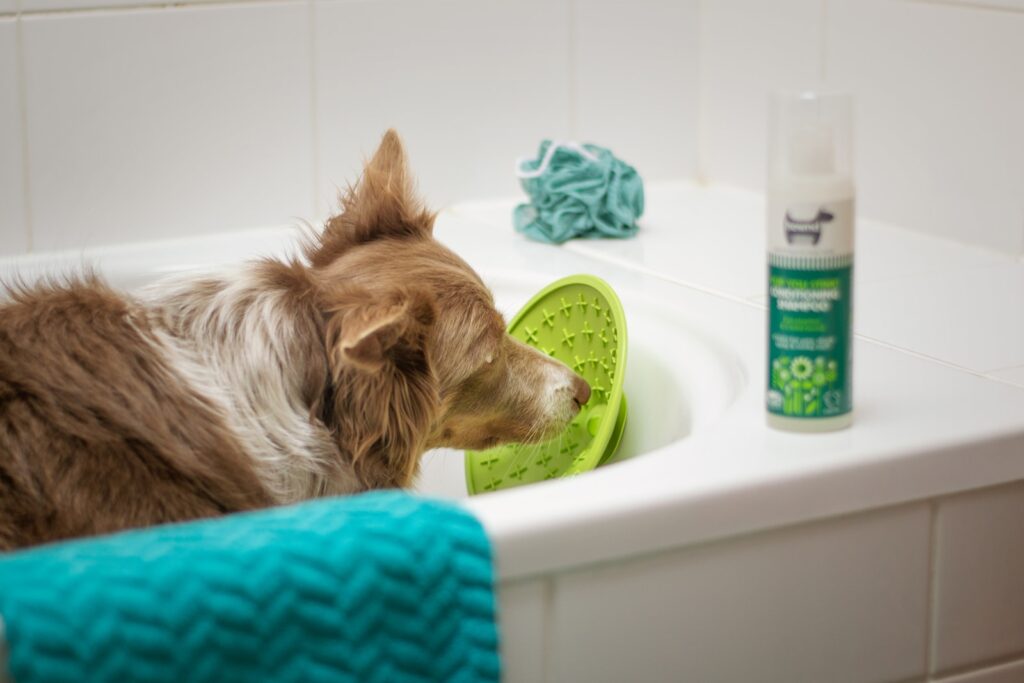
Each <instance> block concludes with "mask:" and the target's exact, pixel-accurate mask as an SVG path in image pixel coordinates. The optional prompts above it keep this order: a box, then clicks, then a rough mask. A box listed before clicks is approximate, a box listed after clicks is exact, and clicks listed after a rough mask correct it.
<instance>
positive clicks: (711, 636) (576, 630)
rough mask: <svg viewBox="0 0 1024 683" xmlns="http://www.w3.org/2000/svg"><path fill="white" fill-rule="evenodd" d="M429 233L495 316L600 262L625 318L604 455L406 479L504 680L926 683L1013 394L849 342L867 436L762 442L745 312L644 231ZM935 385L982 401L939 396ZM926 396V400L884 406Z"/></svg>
mask: <svg viewBox="0 0 1024 683" xmlns="http://www.w3.org/2000/svg"><path fill="white" fill-rule="evenodd" d="M436 234H437V236H438V238H439V239H441V240H442V241H444V242H446V243H447V244H448V245H449V246H451V247H452V248H453V249H455V250H456V251H457V252H459V253H460V254H461V255H462V256H463V257H464V258H466V260H467V261H468V262H469V263H470V264H471V265H473V266H474V267H475V268H476V269H477V270H478V271H479V272H480V274H481V275H482V277H483V278H484V280H485V281H486V282H487V284H488V285H489V286H490V287H491V288H492V290H493V291H494V293H495V298H496V302H497V305H498V307H499V308H500V309H502V310H503V312H505V313H506V314H508V315H511V314H512V313H513V312H515V310H517V309H518V308H519V306H521V305H522V304H523V303H525V302H526V300H528V299H529V298H530V296H531V295H532V294H533V293H535V292H536V291H537V290H539V289H540V288H541V287H543V286H544V285H545V284H547V283H548V282H550V281H552V280H554V279H557V278H559V277H562V276H565V275H569V274H573V273H581V272H583V273H592V274H595V275H598V276H599V277H602V278H604V279H605V280H607V281H608V282H609V283H610V284H611V285H612V286H613V287H614V288H615V289H616V290H617V292H618V293H619V295H620V297H621V299H622V302H623V306H624V309H625V311H626V317H627V326H628V329H629V339H630V346H629V350H628V361H627V367H626V377H625V392H626V395H627V396H628V398H629V407H630V414H629V423H628V427H627V430H626V433H625V436H624V439H623V442H622V446H621V448H620V451H619V453H618V454H617V455H616V457H615V458H614V460H613V461H612V462H611V463H609V464H607V465H606V466H603V467H601V468H600V469H598V470H596V471H594V472H591V473H587V474H584V475H580V476H577V477H573V478H570V479H561V480H554V481H549V482H544V483H541V484H535V485H532V486H527V487H522V488H518V489H511V490H506V491H500V492H496V493H491V494H486V495H481V496H474V497H467V495H466V488H465V475H464V469H463V466H464V465H463V458H462V454H461V453H459V452H457V451H452V450H447V449H440V450H437V451H432V452H430V453H428V454H426V456H425V458H424V462H423V469H422V476H421V479H420V481H419V484H418V490H419V491H420V492H422V493H423V494H425V495H432V496H439V497H445V498H451V499H455V500H458V501H460V504H462V505H465V506H466V507H467V509H469V510H470V511H471V512H472V513H473V514H475V515H476V516H477V517H478V518H479V519H480V521H481V522H482V524H483V525H484V527H485V528H486V530H487V532H488V534H489V536H490V538H491V539H492V542H493V544H494V549H495V557H496V569H497V575H498V581H499V591H498V595H499V601H500V605H499V606H500V621H501V624H500V625H501V631H502V650H503V655H504V661H505V678H506V679H507V680H510V681H530V682H534V681H544V680H547V681H576V680H587V681H598V680H606V681H626V680H682V679H685V680H822V681H823V680H829V681H832V680H866V679H868V678H870V679H872V680H894V681H896V680H917V678H916V677H918V676H919V675H920V676H923V675H924V672H923V671H922V666H923V664H922V662H924V661H925V660H926V659H927V656H926V651H927V650H928V648H930V647H931V645H929V639H930V637H931V635H930V634H931V632H932V631H931V629H933V628H934V623H933V622H934V619H935V609H934V606H933V605H932V594H931V592H930V591H931V590H932V586H933V582H932V578H931V577H932V563H933V560H934V557H933V555H934V553H935V547H934V543H933V541H934V529H935V516H936V510H937V509H938V507H937V506H939V505H940V504H941V502H942V501H945V500H947V499H950V498H951V497H955V496H956V495H958V494H960V493H961V492H963V491H967V490H972V489H981V488H984V487H988V486H993V485H998V484H1002V483H1004V482H1010V481H1014V480H1017V479H1021V478H1024V457H1021V454H1022V453H1024V392H1021V391H1019V390H1015V389H1013V388H1011V387H1007V386H1005V385H998V384H997V383H992V382H983V381H982V379H981V378H978V377H972V376H971V375H969V374H965V373H959V372H955V371H953V370H951V369H950V368H947V367H943V366H942V365H941V364H937V363H932V362H929V361H928V360H927V359H921V358H916V357H914V356H913V355H909V354H904V353H901V352H899V351H898V350H893V349H891V348H887V347H886V346H885V345H882V344H877V343H873V342H871V341H869V340H865V339H858V340H857V342H856V345H855V358H856V359H857V374H856V386H857V392H858V394H857V395H858V401H859V405H860V406H863V408H862V412H861V414H859V415H858V423H857V426H855V427H854V428H853V429H850V430H847V431H844V432H837V433H834V434H825V435H816V436H794V435H789V434H784V433H780V432H772V431H770V430H768V429H767V428H766V427H765V426H764V422H763V415H762V400H761V390H760V387H761V381H760V378H761V377H762V376H763V373H764V365H763V363H764V361H763V348H762V347H763V340H764V316H765V312H764V309H763V306H761V305H760V304H759V303H758V302H756V301H749V300H744V299H741V298H738V297H735V296H731V295H728V294H723V293H722V292H716V291H714V290H713V288H709V287H706V286H702V285H700V284H699V283H686V282H685V281H681V278H680V277H679V275H678V274H676V273H670V272H657V271H656V270H652V269H651V268H650V267H649V266H646V265H644V264H643V262H642V260H641V261H637V260H636V259H632V260H631V254H632V255H635V253H637V250H640V251H641V252H642V250H643V249H644V248H652V247H651V246H650V245H651V244H656V243H645V242H643V241H642V239H641V240H639V241H637V242H636V243H635V244H626V245H624V246H623V249H622V251H621V252H610V253H605V252H601V251H600V250H595V249H594V248H593V246H592V245H588V244H585V243H581V244H573V245H569V246H567V247H562V248H555V247H549V246H546V245H539V244H533V243H530V242H527V241H525V240H523V239H521V238H519V237H518V236H516V235H514V234H513V233H512V232H511V231H510V230H505V229H498V228H497V227H495V225H494V224H493V223H490V222H489V221H488V220H487V211H486V210H484V211H481V210H480V209H479V207H477V209H476V210H465V211H460V210H458V209H456V210H452V211H448V212H445V213H443V214H442V215H441V217H440V219H439V221H438V225H437V228H436ZM294 243H295V232H294V231H293V230H292V229H288V228H266V229H255V230H249V231H244V232H236V233H224V234H219V235H211V236H201V237H192V238H182V239H175V240H167V241H162V242H152V243H146V244H138V245H128V246H118V247H110V248H96V249H85V250H80V251H77V252H73V253H72V252H62V253H53V254H38V255H30V256H25V257H20V258H9V259H5V260H2V261H0V277H3V278H9V277H12V276H14V275H16V276H17V277H18V278H20V279H21V280H22V281H26V282H31V281H32V280H33V279H35V278H38V277H40V276H43V275H47V274H54V273H57V274H59V273H63V272H69V271H74V270H75V269H78V268H80V267H81V266H82V265H83V264H88V265H90V266H92V267H94V268H96V269H97V270H98V271H99V272H101V273H102V274H103V275H104V276H105V277H106V278H107V279H108V280H109V281H110V282H112V283H113V284H115V285H116V286H119V287H123V288H125V289H128V290H131V289H134V288H136V287H139V286H141V285H143V284H145V283H147V282H150V281H152V280H154V279H156V278H159V277H161V276H164V275H170V274H175V273H180V272H185V271H199V270H202V269H205V268H209V267H213V266H217V265H223V264H227V263H233V262H238V261H241V260H245V259H247V258H251V257H255V256H267V255H285V254H289V253H292V252H293V251H294V248H295V247H294ZM654 248H657V247H654ZM948 392H962V393H967V394H970V395H971V396H972V397H973V401H972V403H971V405H969V406H959V407H958V410H957V411H952V410H946V409H945V407H944V406H945V404H943V403H942V401H941V400H940V399H939V398H938V397H939V396H940V395H944V394H945V393H948ZM922 402H926V403H929V405H931V406H932V408H933V410H931V411H903V412H902V413H900V414H899V415H898V419H897V418H896V417H895V415H896V413H897V411H899V407H900V406H902V405H911V404H919V403H922ZM937 404H938V405H939V407H938V408H935V406H936V405H937ZM936 410H937V411H938V412H936ZM943 411H945V412H943ZM936 415H942V416H943V419H942V420H939V421H938V422H937V421H936V419H935V418H936ZM965 454H970V455H971V457H972V458H975V459H976V461H977V459H978V458H981V459H982V461H983V462H984V463H985V467H981V468H979V467H967V466H965V461H964V458H965ZM865 653H873V654H872V657H873V660H872V661H871V662H870V663H865V660H864V658H865ZM862 674H863V675H862Z"/></svg>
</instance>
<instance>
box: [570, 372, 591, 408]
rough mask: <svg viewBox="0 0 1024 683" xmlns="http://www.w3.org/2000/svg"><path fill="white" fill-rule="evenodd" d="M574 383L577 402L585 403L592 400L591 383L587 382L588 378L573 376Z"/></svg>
mask: <svg viewBox="0 0 1024 683" xmlns="http://www.w3.org/2000/svg"><path fill="white" fill-rule="evenodd" d="M572 385H573V386H572V388H573V392H574V393H575V396H573V398H575V399H576V402H577V403H579V404H580V405H583V404H585V403H586V402H587V401H589V400H590V385H589V384H587V380H585V379H583V378H582V377H580V376H579V375H576V376H574V377H573V378H572Z"/></svg>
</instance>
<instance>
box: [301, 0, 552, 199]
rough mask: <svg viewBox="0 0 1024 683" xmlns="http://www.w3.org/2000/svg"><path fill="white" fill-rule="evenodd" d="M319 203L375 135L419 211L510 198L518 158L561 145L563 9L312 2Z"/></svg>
mask: <svg viewBox="0 0 1024 683" xmlns="http://www.w3.org/2000/svg"><path fill="white" fill-rule="evenodd" d="M315 13H316V18H315V22H316V32H315V43H316V78H317V82H316V88H317V102H318V106H317V121H318V126H319V131H320V144H319V147H318V155H319V158H320V185H321V191H320V194H321V196H323V197H325V198H332V197H333V194H334V192H335V188H337V187H344V185H345V183H346V182H348V181H351V180H354V179H355V177H356V175H357V174H358V172H359V169H360V166H361V159H362V158H363V157H365V156H368V155H369V154H372V152H373V150H374V148H375V146H376V144H377V142H378V141H379V139H380V136H381V134H382V133H383V132H384V130H385V129H386V128H387V127H389V126H393V127H395V128H397V129H398V131H399V133H400V134H401V135H402V136H403V138H404V139H405V142H406V145H407V147H408V150H409V154H410V161H411V163H412V167H413V170H414V172H415V173H416V175H417V176H418V177H419V180H420V187H421V189H422V192H423V194H424V196H425V197H426V199H427V201H428V203H429V204H430V205H432V206H433V207H435V208H440V207H441V206H444V205H447V204H449V203H451V202H454V201H456V200H459V199H469V198H475V197H489V196H501V195H510V194H516V193H517V192H518V186H517V184H516V181H515V176H514V174H513V166H514V161H515V159H516V158H517V157H519V156H522V155H527V154H533V153H535V151H536V148H537V145H538V143H539V141H540V140H541V139H542V138H545V137H554V138H564V137H566V136H567V135H568V133H569V49H568V44H567V40H568V36H569V11H568V0H557V1H554V0H551V1H549V0H435V1H433V2H421V1H419V0H384V1H380V2H330V1H327V2H324V1H318V2H317V3H316V6H315Z"/></svg>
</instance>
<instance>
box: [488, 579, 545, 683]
mask: <svg viewBox="0 0 1024 683" xmlns="http://www.w3.org/2000/svg"><path fill="white" fill-rule="evenodd" d="M547 594H548V582H547V581H546V580H542V579H534V580H531V581H525V582H515V583H503V584H501V585H499V586H498V623H499V628H500V631H501V632H500V634H499V635H500V638H501V666H502V672H501V673H502V675H501V680H502V681H503V682H504V683H541V681H543V680H544V648H545V647H546V646H547V644H548V638H547V633H546V632H545V626H546V624H545V620H546V610H547V597H548V595H547Z"/></svg>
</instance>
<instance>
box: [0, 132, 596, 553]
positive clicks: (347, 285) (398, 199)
mask: <svg viewBox="0 0 1024 683" xmlns="http://www.w3.org/2000/svg"><path fill="white" fill-rule="evenodd" d="M433 220H434V215H433V214H431V213H430V212H428V211H426V210H425V209H424V208H423V206H422V205H421V204H420V202H419V201H418V200H417V199H415V198H414V197H413V195H412V182H411V179H410V177H409V176H408V173H407V171H406V166H405V155H404V152H403V151H402V146H401V143H400V142H399V139H398V137H397V135H395V133H394V132H393V131H389V132H388V133H387V134H386V135H385V136H384V139H383V141H382V143H381V145H380V148H379V149H378V150H377V152H376V154H375V155H374V157H373V159H372V160H371V161H370V162H369V163H368V164H367V166H366V168H365V170H364V173H363V176H362V178H361V180H360V182H359V183H358V184H357V185H356V186H355V187H354V188H352V189H350V190H349V192H348V193H347V195H346V196H345V197H344V198H343V201H342V212H341V213H340V214H339V215H337V216H335V217H334V218H331V219H330V220H329V221H328V222H327V224H326V227H325V229H324V230H323V232H322V233H321V234H320V235H318V236H317V237H316V238H314V239H311V240H310V241H309V243H308V244H306V245H305V258H303V259H295V260H291V261H274V260H263V261H258V262H254V263H250V264H248V265H246V266H244V267H241V268H238V269H236V270H233V271H230V272H223V273H219V274H216V275H204V276H193V277H184V278H178V279H174V280H170V281H162V282H159V283H157V284H155V285H152V286H151V287H149V288H148V289H146V290H145V291H143V292H141V293H138V294H135V295H129V294H126V293H122V292H119V291H116V290H114V289H112V288H110V287H108V286H107V285H105V284H104V283H103V282H102V281H101V280H100V279H99V278H97V277H88V276H87V277H82V278H79V279H77V280H75V281H72V282H70V283H63V284H49V285H43V286H35V287H31V288H26V287H21V288H12V289H11V291H10V292H9V296H8V300H7V301H4V302H2V303H0V549H9V548H16V547H21V546H26V545H31V544H35V543H40V542H45V541H51V540H56V539H61V538H67V537H73V536H81V535H89V534H97V533H103V532H108V531H114V530H117V529H123V528H128V527H136V526H144V525H149V524H156V523H160V522H170V521H177V520H187V519H193V518H199V517H207V516H212V515H218V514H222V513H227V512H233V511H238V510H247V509H252V508H258V507H262V506H269V505H275V504H281V503H289V502H294V501H298V500H302V499H305V498H310V497H314V496H323V495H330V494H342V493H351V492H357V491H364V490H368V489H374V488H381V487H405V486H409V485H410V484H411V483H412V482H413V481H414V479H415V478H416V475H417V471H418V467H419V459H420V456H421V455H422V453H423V451H424V450H426V449H428V448H433V447H438V446H452V447H456V448H486V447H489V446H493V445H495V444H499V443H503V442H528V441H537V440H541V439H544V438H546V437H549V436H551V435H553V434H555V433H557V432H558V431H559V430H561V429H562V428H564V426H565V425H566V424H567V423H568V421H569V420H571V419H572V417H573V416H575V415H576V413H577V412H578V411H579V408H580V405H581V404H583V403H585V402H586V401H587V399H588V397H589V395H590V388H589V387H588V386H587V384H586V382H585V381H583V380H582V379H581V378H580V377H579V376H577V375H576V374H574V373H573V372H572V371H571V370H570V369H569V368H567V367H565V366H564V365H562V364H560V363H558V362H557V361H554V360H552V359H551V358H548V357H547V356H545V355H544V354H542V353H540V352H538V351H536V350H534V349H531V348H529V347H528V346H525V345H523V344H521V343H520V342H518V341H516V340H515V339H513V338H512V337H510V336H509V335H508V334H506V333H505V325H504V322H503V321H502V318H501V316H500V315H499V314H498V312H497V311H496V310H495V308H494V304H493V300H492V297H491V294H490V292H489V291H488V290H487V288H486V287H485V286H484V284H483V282H482V281H481V280H480V278H479V277H478V276H477V274H476V273H474V272H473V270H472V269H471V268H470V267H469V266H468V265H466V263H465V262H463V261H462V260H461V259H460V258H459V257H458V256H456V255H455V254H454V253H452V252H451V251H449V250H448V249H446V248H445V247H443V246H442V245H441V244H439V243H438V242H437V241H436V240H435V239H434V238H433V236H432V234H431V231H432V225H433Z"/></svg>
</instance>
